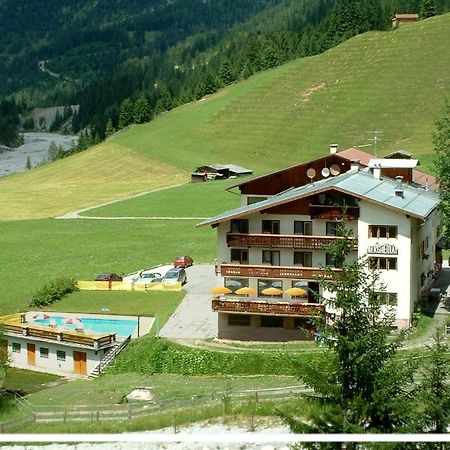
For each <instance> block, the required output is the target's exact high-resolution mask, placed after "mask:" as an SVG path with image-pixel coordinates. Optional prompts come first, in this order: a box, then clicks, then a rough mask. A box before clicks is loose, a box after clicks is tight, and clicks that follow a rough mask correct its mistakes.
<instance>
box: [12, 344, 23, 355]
mask: <svg viewBox="0 0 450 450" xmlns="http://www.w3.org/2000/svg"><path fill="white" fill-rule="evenodd" d="M21 349H22V348H21V345H20V344H19V343H18V342H13V343H12V351H13V353H20V351H21Z"/></svg>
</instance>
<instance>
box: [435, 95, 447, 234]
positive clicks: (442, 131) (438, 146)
mask: <svg viewBox="0 0 450 450" xmlns="http://www.w3.org/2000/svg"><path fill="white" fill-rule="evenodd" d="M436 128H437V131H436V132H435V133H434V134H433V143H434V150H435V155H434V172H435V175H436V176H437V178H438V181H439V199H440V208H441V212H442V224H443V233H444V235H445V237H446V238H447V240H448V241H449V242H450V102H449V101H447V103H446V107H445V112H444V116H443V117H442V118H441V119H439V120H438V121H437V122H436Z"/></svg>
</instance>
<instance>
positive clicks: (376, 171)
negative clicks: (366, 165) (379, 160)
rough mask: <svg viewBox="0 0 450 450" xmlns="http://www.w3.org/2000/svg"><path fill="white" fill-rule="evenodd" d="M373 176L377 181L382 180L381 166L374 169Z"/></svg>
mask: <svg viewBox="0 0 450 450" xmlns="http://www.w3.org/2000/svg"><path fill="white" fill-rule="evenodd" d="M372 174H373V177H374V178H375V179H376V180H379V179H380V178H381V167H380V165H379V164H377V165H376V166H374V167H373V169H372Z"/></svg>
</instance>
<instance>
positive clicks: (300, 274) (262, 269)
mask: <svg viewBox="0 0 450 450" xmlns="http://www.w3.org/2000/svg"><path fill="white" fill-rule="evenodd" d="M331 271H332V272H331V273H326V272H325V271H324V269H323V268H322V267H295V266H269V265H250V264H224V263H222V264H217V265H216V273H217V274H220V275H221V276H222V277H246V278H288V279H303V280H315V279H316V278H317V277H318V276H321V277H328V278H331V277H332V274H333V273H337V272H340V271H341V269H336V268H333V269H331Z"/></svg>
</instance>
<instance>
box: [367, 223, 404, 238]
mask: <svg viewBox="0 0 450 450" xmlns="http://www.w3.org/2000/svg"><path fill="white" fill-rule="evenodd" d="M397 235H398V229H397V226H396V225H369V238H377V239H397Z"/></svg>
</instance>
